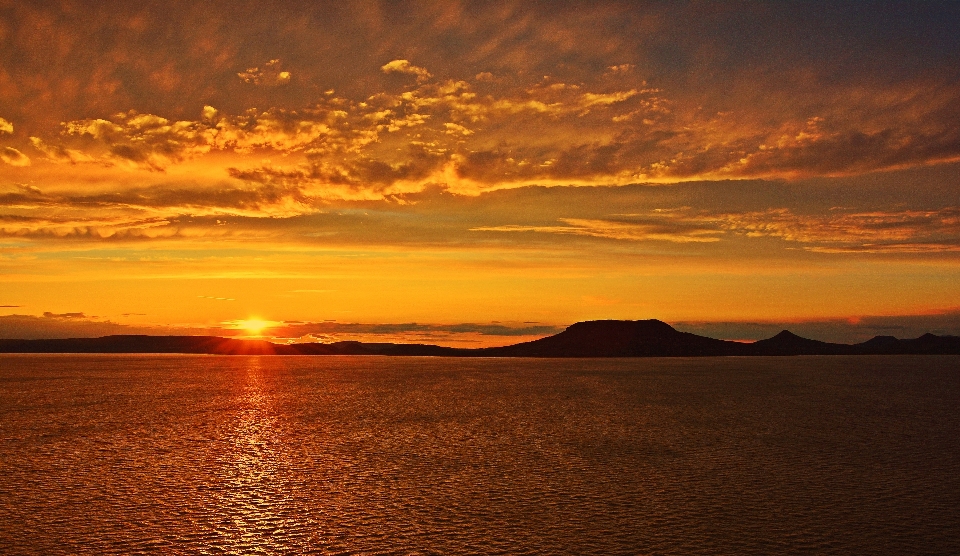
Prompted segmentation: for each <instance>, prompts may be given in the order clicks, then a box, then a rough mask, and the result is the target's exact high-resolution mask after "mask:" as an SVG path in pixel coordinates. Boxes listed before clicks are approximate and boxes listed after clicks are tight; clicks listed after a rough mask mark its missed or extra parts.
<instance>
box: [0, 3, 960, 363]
mask: <svg viewBox="0 0 960 556" xmlns="http://www.w3.org/2000/svg"><path fill="white" fill-rule="evenodd" d="M315 4H316V3H312V2H310V3H308V2H303V3H298V2H285V3H282V4H278V5H275V6H270V7H265V6H266V4H264V3H262V2H210V3H203V4H202V5H200V4H195V3H187V2H172V3H171V2H164V3H152V2H146V3H137V4H131V3H123V2H116V3H110V2H106V3H104V2H83V1H80V2H63V3H57V2H36V3H33V2H13V1H5V0H0V337H43V336H64V335H66V336H72V335H98V334H104V333H124V332H131V333H132V332H137V333H142V332H147V333H191V334H194V333H208V332H209V333H243V332H242V330H236V331H235V332H232V331H234V330H235V329H239V328H240V325H239V324H238V323H239V322H240V321H244V320H249V319H253V318H256V319H261V320H264V321H269V322H270V323H271V326H270V327H268V328H267V329H265V330H264V332H263V333H264V334H266V335H267V336H272V337H277V338H284V339H290V338H300V339H304V340H331V339H343V338H351V339H354V338H359V339H366V340H374V341H379V340H400V341H424V342H430V343H441V344H448V345H495V344H507V343H513V342H515V341H520V340H524V339H531V338H534V337H538V336H542V335H545V334H549V333H552V332H555V331H557V330H559V329H560V328H562V327H563V326H564V325H567V324H570V323H572V322H575V321H578V320H584V319H594V318H622V319H639V318H660V319H662V320H666V321H667V322H671V323H680V324H679V325H683V326H688V327H692V328H691V329H693V328H696V327H700V328H701V329H704V330H707V329H708V328H709V331H710V332H711V333H712V334H713V335H714V336H717V337H720V336H725V337H737V338H739V337H742V336H743V335H744V334H747V335H750V334H753V335H756V336H762V335H763V334H766V333H767V331H768V330H769V329H770V327H773V328H776V326H779V325H780V324H783V323H793V324H794V325H796V323H806V324H805V325H804V326H808V327H811V326H814V324H813V323H819V324H817V325H816V326H820V328H817V329H816V330H818V331H819V332H818V333H819V334H820V337H821V339H850V338H860V337H862V336H864V335H866V337H869V335H872V334H873V333H891V331H892V333H894V334H895V335H901V336H904V335H909V334H912V333H915V332H916V331H918V330H921V329H922V331H926V330H934V331H937V332H939V333H954V334H958V333H960V328H958V320H960V319H958V317H957V315H958V308H960V264H958V263H960V38H958V35H960V34H958V33H957V31H956V29H957V28H958V27H957V25H956V24H957V23H960V17H958V13H960V12H958V9H957V7H956V6H955V5H949V4H948V5H936V4H927V5H923V6H914V5H912V4H910V3H876V4H874V5H871V6H870V7H869V9H868V8H863V7H854V6H850V5H847V4H845V3H840V4H836V5H834V4H823V5H822V6H821V8H822V9H820V10H809V9H807V8H806V7H805V6H804V5H803V4H789V3H785V4H783V5H780V6H778V7H777V8H774V7H772V6H768V5H766V4H750V3H747V4H737V7H736V9H734V8H732V7H731V4H726V3H710V2H707V3H702V2H697V3H691V4H683V3H668V4H658V3H642V2H597V3H591V4H590V5H589V6H587V5H585V4H580V3H569V4H568V3H563V2H560V3H556V4H551V5H549V6H542V7H538V6H535V5H531V4H530V3H523V2H502V3H482V4H480V3H472V2H455V1H444V2H422V3H406V2H348V3H342V4H337V5H326V4H324V5H320V6H317V5H315ZM812 12H816V13H812ZM414 323H416V324H414ZM709 323H714V324H712V325H711V324H709ZM721 323H726V324H723V325H722V326H721ZM749 323H755V324H756V326H755V327H754V328H749V327H746V328H745V326H746V324H749ZM864 323H866V324H864ZM704 327H707V328H704ZM758 327H759V328H758ZM764 327H766V328H764ZM851 327H852V328H851ZM858 327H859V328H858ZM898 327H899V328H898ZM853 329H856V331H854V332H851V330H853ZM811 330H813V329H811ZM751 331H752V332H751Z"/></svg>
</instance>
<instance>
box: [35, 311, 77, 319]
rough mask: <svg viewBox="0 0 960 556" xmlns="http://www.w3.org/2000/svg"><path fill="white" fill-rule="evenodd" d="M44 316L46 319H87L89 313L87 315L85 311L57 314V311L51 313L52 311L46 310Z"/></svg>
mask: <svg viewBox="0 0 960 556" xmlns="http://www.w3.org/2000/svg"><path fill="white" fill-rule="evenodd" d="M43 318H45V319H86V318H87V315H85V314H83V313H59V314H56V313H51V312H49V311H48V312H45V313H44V314H43Z"/></svg>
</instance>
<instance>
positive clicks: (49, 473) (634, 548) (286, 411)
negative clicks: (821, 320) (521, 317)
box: [0, 355, 960, 554]
mask: <svg viewBox="0 0 960 556" xmlns="http://www.w3.org/2000/svg"><path fill="white" fill-rule="evenodd" d="M149 551H155V552H158V553H165V554H169V553H186V554H222V553H229V554H257V553H265V554H281V553H300V552H317V553H342V554H355V553H396V554H468V553H469V554H477V553H501V554H533V553H538V554H540V553H543V554H639V553H658V554H691V553H700V554H743V553H765V554H773V553H837V554H880V553H883V554H925V553H926V554H958V553H960V357H950V356H946V357H933V356H930V357H922V356H921V357H796V358H747V359H737V358H705V359H633V360H626V359H619V360H596V359H580V360H534V359H496V360H492V359H488V360H481V359H434V358H408V359H388V358H375V357H342V358H338V357H313V358H311V357H216V356H123V355H120V356H0V553H4V554H18V553H32V554H63V553H90V554H101V553H122V554H127V553H133V552H149Z"/></svg>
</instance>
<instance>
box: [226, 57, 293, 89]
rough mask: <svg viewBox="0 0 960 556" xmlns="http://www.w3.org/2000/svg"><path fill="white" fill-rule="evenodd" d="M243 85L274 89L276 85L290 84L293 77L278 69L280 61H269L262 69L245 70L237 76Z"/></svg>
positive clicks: (287, 72)
mask: <svg viewBox="0 0 960 556" xmlns="http://www.w3.org/2000/svg"><path fill="white" fill-rule="evenodd" d="M237 76H238V77H240V79H241V80H242V81H243V82H244V83H251V84H253V85H265V86H272V87H275V86H277V85H286V84H287V83H289V82H290V79H291V78H292V77H293V75H292V74H291V73H290V72H289V71H282V70H281V69H280V60H278V59H275V60H270V61H269V62H267V63H266V64H264V65H263V68H262V69H261V68H247V70H246V71H242V72H240V73H238V74H237Z"/></svg>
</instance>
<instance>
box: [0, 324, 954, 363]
mask: <svg viewBox="0 0 960 556" xmlns="http://www.w3.org/2000/svg"><path fill="white" fill-rule="evenodd" d="M0 353H73V354H81V353H103V354H106V353H130V354H147V353H155V354H165V353H169V354H205V355H386V356H438V357H717V356H792V355H960V337H958V336H936V335H934V334H924V335H923V336H920V337H919V338H913V339H897V338H894V337H893V336H877V337H874V338H873V339H871V340H868V341H866V342H862V343H859V344H836V343H829V342H820V341H817V340H810V339H807V338H802V337H800V336H797V335H795V334H793V333H791V332H789V331H786V330H784V331H783V332H780V333H779V334H777V335H776V336H773V337H772V338H768V339H765V340H758V341H756V342H752V343H745V342H735V341H730V340H717V339H715V338H708V337H706V336H698V335H696V334H691V333H689V332H680V331H678V330H676V329H674V328H673V327H672V326H670V325H668V324H666V323H664V322H662V321H659V320H653V319H652V320H638V321H625V320H598V321H585V322H578V323H576V324H573V325H571V326H569V327H568V328H567V329H566V330H564V331H563V332H560V333H559V334H555V335H553V336H547V337H545V338H541V339H539V340H533V341H530V342H522V343H519V344H513V345H509V346H503V347H491V348H452V347H443V346H436V345H430V344H396V343H365V342H332V343H301V344H275V343H273V342H268V341H266V340H238V339H233V338H223V337H220V336H145V335H118V336H103V337H99V338H65V339H43V340H23V339H21V340H16V339H15V340H0Z"/></svg>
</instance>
